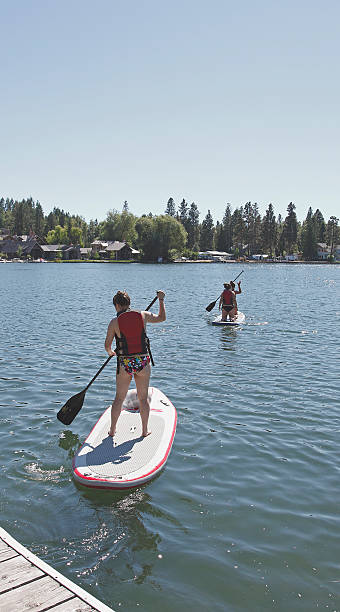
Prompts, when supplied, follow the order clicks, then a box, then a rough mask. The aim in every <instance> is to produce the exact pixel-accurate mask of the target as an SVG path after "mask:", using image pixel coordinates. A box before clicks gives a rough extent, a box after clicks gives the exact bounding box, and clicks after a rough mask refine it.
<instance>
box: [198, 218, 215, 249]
mask: <svg viewBox="0 0 340 612" xmlns="http://www.w3.org/2000/svg"><path fill="white" fill-rule="evenodd" d="M214 233H215V232H214V221H213V218H212V216H211V212H210V210H208V212H207V214H206V217H205V218H204V219H203V221H202V226H201V237H200V247H201V251H211V250H213V248H214Z"/></svg>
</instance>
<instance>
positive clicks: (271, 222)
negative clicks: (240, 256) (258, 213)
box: [262, 203, 277, 257]
mask: <svg viewBox="0 0 340 612" xmlns="http://www.w3.org/2000/svg"><path fill="white" fill-rule="evenodd" d="M276 240H277V224H276V219H275V215H274V207H273V205H272V204H271V203H270V204H269V206H268V208H267V210H266V214H265V216H264V218H263V221H262V247H263V250H264V252H268V251H269V254H270V257H273V253H274V249H275V246H276Z"/></svg>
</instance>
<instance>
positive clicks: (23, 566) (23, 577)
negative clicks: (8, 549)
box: [0, 556, 45, 593]
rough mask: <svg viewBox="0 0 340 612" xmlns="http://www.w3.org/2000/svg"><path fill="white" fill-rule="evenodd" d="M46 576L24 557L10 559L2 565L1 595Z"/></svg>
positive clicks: (0, 577)
mask: <svg viewBox="0 0 340 612" xmlns="http://www.w3.org/2000/svg"><path fill="white" fill-rule="evenodd" d="M44 575H45V574H44V572H42V571H41V570H40V569H39V568H38V567H35V566H34V565H32V563H30V562H29V561H27V559H24V558H23V557H20V556H18V557H14V558H13V559H8V561H4V562H3V563H1V564H0V593H3V592H4V591H8V590H9V589H14V588H15V587H17V586H20V585H22V584H25V583H27V582H30V581H31V580H34V579H35V578H39V577H42V576H44Z"/></svg>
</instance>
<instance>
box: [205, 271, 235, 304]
mask: <svg viewBox="0 0 340 612" xmlns="http://www.w3.org/2000/svg"><path fill="white" fill-rule="evenodd" d="M243 272H244V270H242V272H240V273H239V274H238V275H237V276H236V278H234V280H233V283H234V282H235V281H236V280H237V279H238V277H239V276H241V274H243ZM219 297H220V296H218V298H216V300H215V301H214V302H210V304H209V305H208V306H207V307H206V310H207V311H208V312H210V311H211V310H212V309H213V308H214V306H215V304H216V302H217V300H218V299H219Z"/></svg>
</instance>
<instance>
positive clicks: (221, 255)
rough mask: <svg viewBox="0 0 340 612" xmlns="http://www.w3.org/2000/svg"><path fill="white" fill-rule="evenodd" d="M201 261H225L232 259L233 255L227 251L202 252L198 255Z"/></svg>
mask: <svg viewBox="0 0 340 612" xmlns="http://www.w3.org/2000/svg"><path fill="white" fill-rule="evenodd" d="M198 258H199V259H210V260H211V259H212V260H213V261H217V262H219V261H225V260H226V259H232V258H233V255H232V254H231V253H227V252H226V251H200V252H199V253H198Z"/></svg>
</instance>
